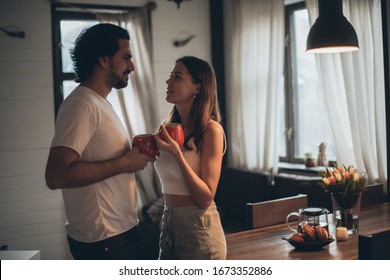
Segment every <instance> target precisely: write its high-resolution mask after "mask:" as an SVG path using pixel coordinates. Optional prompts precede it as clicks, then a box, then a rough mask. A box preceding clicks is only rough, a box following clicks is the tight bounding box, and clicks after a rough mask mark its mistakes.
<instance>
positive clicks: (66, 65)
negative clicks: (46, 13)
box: [52, 3, 132, 127]
mask: <svg viewBox="0 0 390 280" xmlns="http://www.w3.org/2000/svg"><path fill="white" fill-rule="evenodd" d="M119 9H121V10H122V8H119ZM124 9H131V8H128V7H126V8H124ZM92 10H93V11H96V12H98V11H101V12H102V11H108V10H111V11H112V10H118V7H108V6H91V5H81V4H80V5H77V7H75V6H73V5H66V4H61V3H53V4H52V18H53V21H52V24H53V46H56V47H55V48H54V51H53V67H54V100H55V101H54V102H55V115H57V112H58V109H59V107H60V105H61V102H62V101H63V100H64V99H65V98H66V97H67V96H68V95H69V94H70V93H71V92H72V90H73V89H74V88H75V87H76V86H78V83H76V82H74V78H75V74H74V71H73V62H72V60H71V58H70V50H71V49H72V48H73V46H74V42H75V40H76V38H77V36H78V35H79V34H80V32H81V31H82V30H83V29H84V28H88V27H90V26H92V25H95V24H97V23H98V20H97V19H96V15H95V14H94V13H93V12H91V11H92ZM131 90H132V87H131V81H130V80H129V86H128V87H127V88H126V91H131ZM108 100H109V101H110V103H111V104H112V105H113V107H114V108H115V111H117V112H118V116H119V117H120V118H121V120H122V122H123V123H125V120H124V119H123V118H124V117H123V114H122V113H121V111H122V109H121V105H120V102H119V99H118V95H117V94H116V93H113V94H109V95H108ZM125 127H126V126H125Z"/></svg>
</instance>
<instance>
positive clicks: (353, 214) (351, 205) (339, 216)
mask: <svg viewBox="0 0 390 280" xmlns="http://www.w3.org/2000/svg"><path fill="white" fill-rule="evenodd" d="M361 199H362V193H361V192H359V193H345V192H340V193H332V206H333V222H334V224H335V225H336V228H338V227H346V228H347V230H348V234H355V233H358V230H359V215H360V202H361Z"/></svg>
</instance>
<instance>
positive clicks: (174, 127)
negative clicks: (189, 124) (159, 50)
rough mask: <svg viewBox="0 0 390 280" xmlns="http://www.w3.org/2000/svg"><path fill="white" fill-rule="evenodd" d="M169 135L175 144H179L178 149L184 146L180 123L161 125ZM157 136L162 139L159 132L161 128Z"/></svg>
mask: <svg viewBox="0 0 390 280" xmlns="http://www.w3.org/2000/svg"><path fill="white" fill-rule="evenodd" d="M162 126H164V127H165V128H166V130H167V132H168V134H169V136H171V137H172V138H173V140H175V141H176V143H177V144H179V147H181V146H183V144H184V132H183V128H182V127H181V124H180V123H166V124H163V125H162ZM159 135H160V137H161V138H162V139H164V137H163V134H162V131H161V126H160V130H159Z"/></svg>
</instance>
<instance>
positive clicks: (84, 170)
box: [45, 146, 155, 190]
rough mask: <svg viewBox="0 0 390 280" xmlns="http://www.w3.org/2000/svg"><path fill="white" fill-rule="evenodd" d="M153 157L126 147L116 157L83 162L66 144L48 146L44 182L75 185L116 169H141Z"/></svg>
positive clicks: (59, 186)
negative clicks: (48, 151) (125, 150)
mask: <svg viewBox="0 0 390 280" xmlns="http://www.w3.org/2000/svg"><path fill="white" fill-rule="evenodd" d="M154 160H155V158H152V157H149V156H147V155H145V154H142V153H140V152H139V150H138V148H134V149H132V150H129V151H127V152H126V153H125V154H123V155H122V156H120V157H119V158H115V159H110V160H105V161H98V162H87V161H80V157H79V155H78V153H77V152H76V151H75V150H73V149H71V148H68V147H63V146H58V147H53V148H51V149H50V153H49V157H48V160H47V165H46V172H45V178H46V184H47V186H48V187H49V188H50V189H52V190H54V189H64V188H75V187H82V186H86V185H90V184H93V183H96V182H100V181H102V180H105V179H107V178H109V177H112V176H114V175H117V174H120V173H133V172H136V171H139V170H142V169H144V168H145V167H146V165H147V164H148V162H153V161H154Z"/></svg>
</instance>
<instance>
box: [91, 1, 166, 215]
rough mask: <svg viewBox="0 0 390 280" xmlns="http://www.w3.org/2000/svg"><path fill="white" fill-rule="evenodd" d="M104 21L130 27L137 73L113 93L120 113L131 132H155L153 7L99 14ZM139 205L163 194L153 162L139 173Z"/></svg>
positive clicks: (156, 125)
mask: <svg viewBox="0 0 390 280" xmlns="http://www.w3.org/2000/svg"><path fill="white" fill-rule="evenodd" d="M97 18H98V20H99V21H100V22H110V23H113V24H117V25H120V26H122V27H123V28H126V29H127V30H129V33H130V43H131V48H132V52H133V61H134V64H135V72H134V73H132V74H131V75H130V77H131V80H130V81H131V83H129V86H128V87H126V88H124V89H120V90H115V92H112V93H111V94H110V95H109V96H111V98H112V100H113V102H114V104H113V106H114V107H115V109H116V111H117V113H118V114H119V115H120V118H121V119H122V122H123V123H124V124H125V126H126V128H127V130H128V132H129V134H130V136H131V137H133V136H134V135H136V134H143V133H153V132H154V130H155V129H156V127H158V124H159V120H158V107H157V104H156V103H155V102H148V100H153V99H154V98H155V96H154V94H155V86H154V85H155V83H154V75H153V69H152V65H153V64H152V44H151V33H150V31H151V27H150V17H149V8H148V7H144V8H139V9H136V10H134V11H131V12H128V13H121V14H107V13H99V14H97ZM136 178H137V185H138V189H137V199H138V208H139V209H141V208H142V206H143V205H146V204H149V203H150V202H152V201H154V200H155V199H156V198H158V197H160V196H161V187H160V183H159V180H158V178H157V175H156V172H155V170H154V167H153V165H152V164H148V166H147V167H146V168H145V169H144V170H142V171H140V172H137V173H136Z"/></svg>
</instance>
